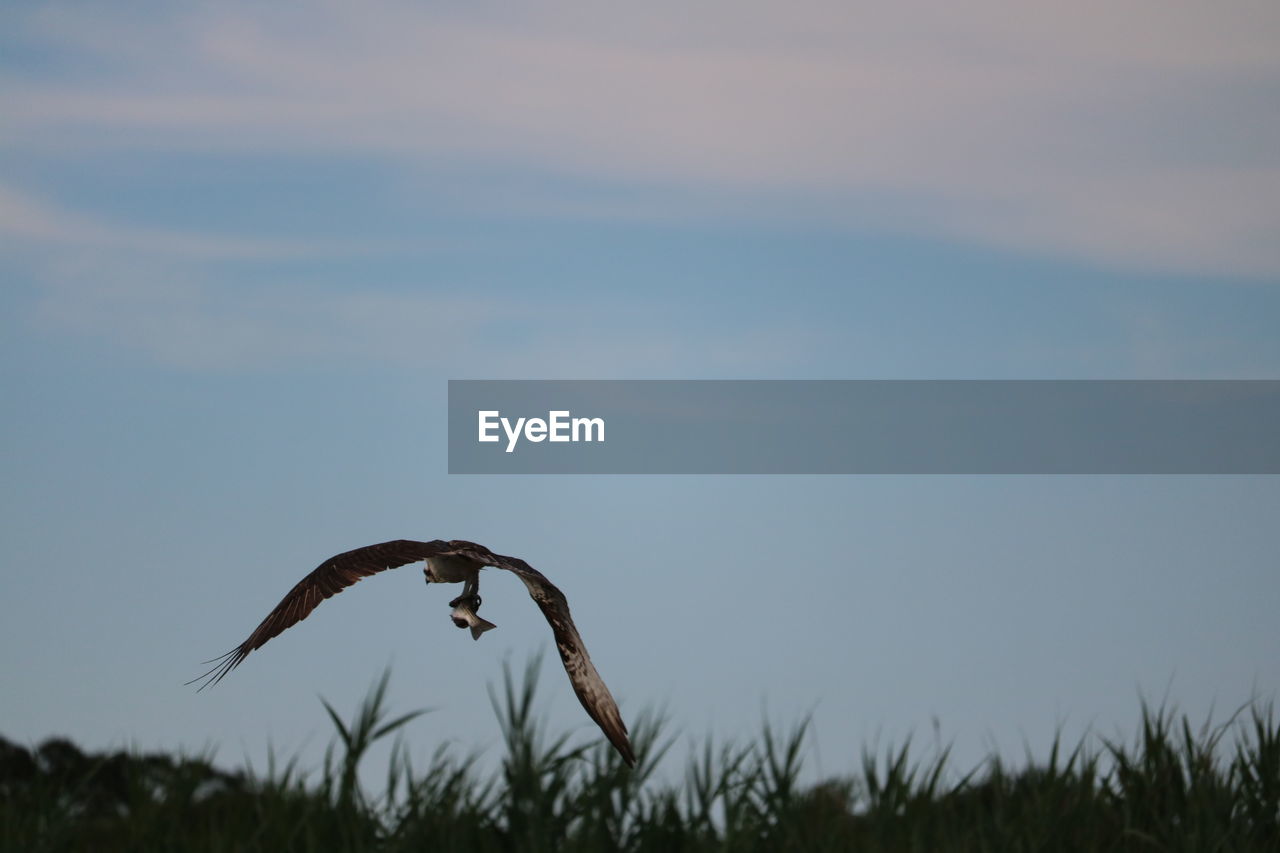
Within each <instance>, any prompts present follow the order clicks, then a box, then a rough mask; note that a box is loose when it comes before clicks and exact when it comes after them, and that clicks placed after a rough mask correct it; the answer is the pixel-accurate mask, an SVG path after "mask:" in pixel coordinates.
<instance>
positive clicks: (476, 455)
mask: <svg viewBox="0 0 1280 853" xmlns="http://www.w3.org/2000/svg"><path fill="white" fill-rule="evenodd" d="M481 412H489V413H494V412H497V413H499V414H498V415H493V414H490V415H486V416H485V417H486V418H487V423H488V425H489V426H488V430H487V433H486V434H487V435H488V436H489V437H491V438H492V437H494V436H495V435H496V436H497V440H491V441H486V442H481V441H480V440H479V435H480V425H481V424H480V417H481V416H480V414H479V413H481ZM557 412H558V413H560V414H552V413H557ZM503 418H505V419H506V420H507V428H506V429H504V428H503V427H502V426H501V423H500V419H503ZM520 418H525V419H526V420H525V422H524V423H525V424H529V423H531V422H532V419H539V420H541V421H543V422H544V426H546V429H545V430H538V429H537V428H536V423H535V424H534V427H535V428H534V429H533V431H532V432H525V431H521V430H519V429H516V428H515V427H516V425H517V424H519V423H520V421H519V419H520ZM574 419H577V423H576V424H575V423H574ZM596 419H599V420H600V421H602V422H603V426H602V429H596V426H597V425H596V423H595V421H596ZM508 430H511V431H512V432H513V433H514V435H515V441H514V442H513V441H512V440H511V434H510V433H509V432H508ZM601 432H602V433H603V435H602V436H601V435H600V433H601ZM553 433H554V435H555V437H556V439H557V440H554V441H553V440H551V436H552V434H553ZM575 433H576V434H575ZM539 435H541V436H542V439H541V440H535V439H536V438H537V437H538V436H539ZM601 437H602V438H603V440H599V439H600V438H601ZM574 438H576V439H577V440H573V439H574ZM449 473H451V474H1276V473H1280V381H1275V380H1186V381H1184V380H1172V381H1146V380H1133V381H1128V380H1116V381H1095V380H1027V381H1017V380H1014V381H1005V380H993V381H987V380H976V381H952V380H925V381H897V380H892V381H890V380H883V381H876V380H794V381H793V380H698V381H675V380H600V381H596V380H584V381H560V380H521V381H508V380H451V381H450V382H449Z"/></svg>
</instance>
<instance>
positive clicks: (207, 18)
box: [0, 0, 1280, 276]
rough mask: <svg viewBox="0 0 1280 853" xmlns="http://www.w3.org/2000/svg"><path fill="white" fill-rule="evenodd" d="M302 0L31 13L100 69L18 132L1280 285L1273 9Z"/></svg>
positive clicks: (25, 108) (18, 116)
mask: <svg viewBox="0 0 1280 853" xmlns="http://www.w3.org/2000/svg"><path fill="white" fill-rule="evenodd" d="M289 8H290V10H282V9H280V8H276V9H272V10H263V9H262V7H260V6H257V5H253V6H250V5H246V4H235V3H232V4H219V5H217V6H206V7H200V8H199V9H197V10H195V11H193V10H191V8H190V7H185V6H183V7H168V6H157V7H156V8H154V9H153V10H152V14H150V15H146V16H142V17H141V18H137V19H133V20H127V21H122V20H120V19H118V17H117V16H116V14H115V12H114V10H109V9H106V8H103V9H101V10H98V11H96V12H95V11H93V10H91V9H86V8H85V7H77V8H75V9H68V8H65V7H64V8H62V9H59V10H57V11H41V12H38V13H32V15H31V16H29V17H28V18H27V19H26V20H25V21H24V22H23V25H22V33H23V36H22V37H23V38H26V39H28V40H32V41H43V42H45V43H47V44H50V45H54V46H55V47H56V48H57V49H58V50H61V51H63V52H64V54H65V55H66V56H68V57H70V58H73V59H75V60H77V62H78V63H79V64H80V66H82V67H83V69H84V70H83V71H81V72H80V73H73V71H68V72H66V73H63V74H60V75H58V76H57V77H56V78H55V77H45V76H42V75H40V74H36V73H28V74H24V75H23V76H21V77H17V78H15V79H13V80H11V81H10V83H9V84H8V85H7V86H6V87H5V88H4V89H3V90H2V91H0V110H3V111H4V113H5V115H6V125H7V130H6V132H5V138H4V142H3V144H4V145H6V146H8V147H10V148H11V149H23V148H28V147H35V146H42V145H49V144H58V145H63V146H68V145H70V146H72V147H79V148H82V149H86V150H93V149H97V148H101V147H104V146H123V147H126V148H135V149H137V148H140V149H154V148H165V149H175V148H176V149H187V150H209V149H234V150H249V151H270V152H275V153H279V152H290V151H311V152H315V151H321V152H324V151H335V152H336V151H341V152H343V153H344V154H347V155H350V154H351V153H353V152H355V153H359V152H362V153H363V154H364V155H365V156H367V157H370V158H397V159H398V160H401V161H403V162H405V163H408V164H410V165H413V164H427V165H430V166H433V167H439V166H440V165H441V164H442V163H449V162H454V163H460V162H466V163H501V164H503V165H504V166H507V167H510V166H516V167H521V166H523V167H527V168H533V169H540V170H545V171H549V172H553V173H555V172H558V173H561V174H565V175H572V176H574V177H575V178H576V179H579V180H582V179H586V180H599V181H602V182H607V183H609V184H610V185H615V186H617V185H626V184H628V183H630V184H635V185H645V186H648V187H664V186H665V187H671V188H673V189H678V190H681V191H682V192H678V193H673V197H679V198H680V199H681V202H680V204H681V205H682V209H681V211H680V212H682V213H683V212H687V210H686V209H684V208H683V205H684V204H685V200H686V199H687V192H689V191H692V192H694V193H696V194H697V195H698V197H700V198H703V199H705V200H706V201H707V205H708V210H713V211H719V210H720V209H721V208H720V207H719V206H718V205H717V199H720V198H722V197H727V198H732V199H734V203H737V202H738V201H740V200H741V199H742V198H743V197H744V196H745V197H747V198H748V199H750V200H753V201H754V202H755V203H756V205H757V206H758V207H771V205H770V200H771V199H777V198H779V197H781V198H786V199H790V200H792V201H794V202H795V203H794V204H788V205H786V206H785V207H786V209H788V210H797V209H799V210H807V211H817V212H818V213H819V215H822V216H824V217H826V218H828V219H832V220H835V221H837V222H846V223H848V224H849V225H850V226H862V225H867V224H871V225H875V226H879V227H890V228H895V229H901V230H909V231H910V230H914V231H920V232H924V233H928V234H934V235H941V236H945V237H949V238H959V239H966V240H974V241H978V242H982V243H987V244H995V245H1002V246H1008V247H1011V248H1014V249H1018V250H1031V251H1050V252H1058V253H1063V254H1067V255H1071V256H1075V257H1082V258H1085V259H1088V260H1093V261H1097V262H1102V263H1107V264H1119V265H1131V266H1139V267H1145V268H1154V269H1163V270H1177V271H1190V272H1217V273H1236V274H1246V275H1260V276H1274V275H1277V274H1280V246H1278V245H1277V243H1276V241H1275V240H1273V239H1270V237H1269V235H1272V234H1274V233H1275V232H1276V230H1277V228H1280V153H1278V152H1280V113H1277V112H1276V111H1275V109H1274V103H1275V96H1276V92H1277V90H1280V53H1277V52H1276V51H1275V45H1276V44H1277V43H1278V42H1280V7H1277V6H1275V4H1268V3H1251V2H1245V0H1239V2H1226V3H1222V4H1214V5H1213V6H1212V7H1210V6H1206V5H1205V4H1201V3H1193V2H1172V3H1171V2H1156V0H1119V2H1107V3H1102V2H1088V3H1084V4H1079V3H1074V4H1066V3H1063V4H1055V5H1053V6H1050V7H1045V6H1044V5H1039V6H1034V7H1030V6H1027V5H1025V4H1018V3H1010V2H994V1H993V0H987V1H986V2H978V3H970V4H963V5H962V6H958V5H955V4H942V3H936V4H935V3H931V4H926V7H925V8H921V7H920V6H919V4H911V5H910V6H903V7H901V8H896V7H894V8H889V7H886V5H885V4H860V3H854V4H850V3H826V2H808V3H802V4H798V5H797V4H792V5H789V6H786V7H783V6H778V5H777V4H762V3H748V4H724V3H701V4H693V5H692V6H690V5H688V4H681V5H680V6H679V7H678V8H676V7H674V6H673V7H671V8H669V9H668V8H666V7H654V6H652V5H651V4H650V5H646V6H644V7H642V9H641V8H637V9H632V10H629V11H626V12H619V11H618V10H617V9H616V8H611V9H610V10H609V11H608V13H607V14H606V13H605V12H603V11H601V10H598V9H596V8H595V7H593V6H590V5H587V4H577V3H553V4H540V5H539V7H538V8H537V10H536V11H534V10H524V11H519V12H503V13H501V14H500V13H499V12H498V11H497V10H496V9H490V8H487V7H466V8H465V9H464V8H461V7H459V8H448V7H446V8H444V9H441V8H440V7H435V6H433V7H431V8H427V7H423V6H420V5H418V4H408V3H399V2H385V0H384V2H376V3H370V4H362V5H359V6H355V5H350V4H339V3H315V4H308V5H306V6H305V7H304V8H298V7H289ZM75 67H76V63H75V62H69V63H68V68H72V69H74V68H75ZM806 200H807V201H808V204H806ZM553 206H554V205H553ZM601 206H602V208H603V209H604V210H606V211H610V212H616V211H617V207H618V204H617V202H616V200H614V199H609V198H602V199H601ZM772 209H775V210H776V209H777V208H776V207H772Z"/></svg>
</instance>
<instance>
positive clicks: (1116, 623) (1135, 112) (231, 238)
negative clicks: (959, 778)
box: [0, 0, 1280, 772]
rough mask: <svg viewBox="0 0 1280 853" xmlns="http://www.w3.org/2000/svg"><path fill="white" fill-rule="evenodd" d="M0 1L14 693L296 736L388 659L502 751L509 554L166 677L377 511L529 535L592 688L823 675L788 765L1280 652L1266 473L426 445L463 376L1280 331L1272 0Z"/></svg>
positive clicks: (997, 368) (670, 374)
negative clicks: (483, 627) (801, 472)
mask: <svg viewBox="0 0 1280 853" xmlns="http://www.w3.org/2000/svg"><path fill="white" fill-rule="evenodd" d="M0 23H2V24H3V25H2V26H0V74H2V75H3V76H2V78H0V115H3V116H4V118H3V119H2V120H0V153H2V156H0V249H2V251H0V280H3V282H4V287H3V288H0V306H2V307H3V313H2V315H0V316H2V317H3V320H2V321H0V322H2V323H3V334H2V335H0V354H2V356H0V358H2V361H0V376H2V377H3V387H4V398H5V401H6V403H5V417H4V419H3V426H2V427H0V429H2V430H3V435H4V443H3V446H4V453H3V457H2V458H0V481H2V482H3V483H4V484H5V485H4V487H3V489H2V490H0V500H3V512H0V557H2V558H3V560H4V562H5V564H6V571H7V575H6V576H7V578H8V582H9V585H8V589H7V592H6V594H5V595H4V596H3V597H2V598H0V640H3V642H0V673H2V674H3V678H4V683H5V685H6V689H5V698H4V699H3V700H0V711H2V712H3V714H2V715H0V716H2V717H3V720H4V725H3V730H2V731H0V733H2V734H4V735H5V736H7V737H10V738H17V739H20V740H22V739H30V740H36V739H40V738H43V737H45V736H48V735H51V734H67V735H70V736H72V737H74V738H76V739H77V740H79V741H81V742H83V743H85V744H86V745H89V746H93V747H106V746H119V745H124V744H131V743H136V744H138V745H140V746H145V747H151V746H163V747H177V746H183V747H186V748H190V749H195V748H199V747H201V746H203V745H206V744H218V745H220V746H221V750H222V752H221V755H222V757H223V758H224V759H225V760H228V761H237V760H239V758H240V757H241V756H242V755H247V756H249V757H251V758H253V759H254V760H255V761H258V762H261V761H262V760H263V757H264V756H265V752H266V745H267V743H268V742H269V741H270V742H272V743H274V744H275V745H276V747H277V749H278V750H280V751H282V752H285V753H286V754H287V753H291V752H293V751H295V750H302V751H303V754H304V756H306V757H308V758H310V759H312V760H314V759H315V758H316V757H317V756H318V755H319V752H320V750H321V748H322V747H323V745H324V743H325V742H326V741H327V739H328V736H329V734H328V728H329V726H328V723H327V722H326V720H325V718H324V716H323V711H322V709H321V707H320V704H319V703H318V702H317V701H316V699H315V696H316V695H317V694H323V695H324V696H326V697H328V698H329V699H330V700H331V701H333V702H336V703H337V704H338V705H339V707H345V706H349V705H351V704H352V703H354V701H355V700H356V698H357V697H358V696H359V695H361V693H362V691H363V690H364V688H365V687H366V686H367V685H368V684H369V682H370V681H371V680H372V679H373V678H374V677H375V675H376V673H377V672H378V671H379V670H380V669H381V667H382V666H383V665H384V664H386V663H387V662H393V663H394V665H395V674H394V681H393V686H392V690H393V698H394V699H395V700H396V701H397V704H398V705H399V706H400V707H403V708H410V707H419V706H433V707H436V708H437V709H438V710H437V712H436V713H434V714H432V715H431V716H429V717H427V718H426V719H424V720H423V721H421V722H418V723H415V724H414V728H413V729H412V730H411V732H410V735H411V737H412V739H413V743H414V746H415V748H416V749H417V750H418V751H419V753H420V754H422V755H425V754H426V753H427V752H429V750H430V748H431V747H432V746H434V744H435V743H438V742H439V741H440V740H443V739H452V740H454V741H456V742H457V743H459V744H460V745H462V746H466V747H470V746H483V745H486V744H487V745H490V746H493V745H495V744H496V741H497V737H498V735H497V729H496V725H494V724H493V722H492V718H491V715H490V713H489V709H488V700H487V698H486V697H485V693H484V687H485V685H486V684H487V683H490V682H492V681H493V680H494V679H495V678H496V677H497V676H498V674H499V672H500V663H501V660H502V659H503V658H504V657H509V658H510V659H511V660H513V661H514V662H516V663H517V664H519V663H521V662H522V661H523V659H524V658H523V656H524V654H525V650H526V649H529V648H533V649H546V650H548V651H550V646H551V644H550V642H549V633H548V632H547V630H546V626H545V624H543V623H541V621H540V617H539V615H538V613H537V611H536V609H535V608H534V607H532V605H531V604H530V603H529V602H528V601H527V600H526V599H525V595H524V591H523V589H522V588H521V587H520V585H519V584H517V583H516V582H515V580H514V579H513V578H509V577H496V578H493V579H490V580H489V581H487V587H486V605H485V607H486V614H485V615H486V616H488V617H489V618H490V619H492V620H493V621H495V622H497V623H498V624H499V625H500V626H501V630H500V631H496V632H492V633H490V634H488V635H486V637H485V638H484V640H483V642H481V643H472V642H471V641H470V640H469V639H468V638H466V637H465V636H464V635H463V634H462V633H461V632H457V631H456V630H455V629H453V628H452V626H451V625H449V623H448V622H447V621H446V619H445V614H446V608H445V604H444V602H445V600H447V596H445V595H444V594H443V593H441V592H440V591H435V590H427V589H424V588H423V587H422V584H421V578H420V577H419V576H418V574H417V571H416V569H407V570H405V571H402V572H397V573H391V574H389V575H386V576H382V577H378V578H375V579H373V580H371V581H368V582H365V583H362V584H361V585H360V587H358V588H357V589H355V590H351V591H350V592H349V593H347V594H344V595H343V596H341V597H340V598H338V599H335V600H333V601H330V602H328V603H326V604H325V605H324V607H323V608H322V609H321V610H320V611H319V612H318V613H317V614H316V615H315V616H314V617H312V618H311V619H309V620H308V621H307V622H306V623H304V624H302V625H300V626H298V627H297V628H295V629H293V630H292V631H290V632H289V633H288V634H287V635H284V636H282V637H280V638H279V639H277V640H275V641H273V642H272V643H271V645H270V646H268V647H267V648H265V649H264V650H262V652H260V653H256V654H254V655H253V656H252V657H251V658H250V659H249V660H248V661H247V662H246V664H245V665H244V666H242V667H241V668H240V669H239V670H238V671H237V672H236V673H235V675H234V676H233V677H232V678H229V679H228V680H227V681H225V682H223V684H221V685H219V687H218V689H217V690H214V691H206V692H205V693H202V694H200V695H199V696H196V695H194V693H192V692H191V691H190V689H184V688H183V687H182V686H181V684H182V682H183V681H185V680H186V679H188V678H190V677H191V676H193V675H195V674H197V672H199V666H198V662H199V661H201V660H205V659H206V658H208V657H211V656H212V655H213V654H216V653H219V652H221V651H223V650H224V649H226V648H229V647H230V646H232V645H233V644H235V643H237V642H239V641H240V640H241V639H242V638H243V636H245V635H246V634H247V633H248V631H249V630H251V629H252V627H253V626H254V625H256V624H257V622H258V620H259V619H261V618H262V616H263V615H265V613H266V611H267V610H268V609H269V608H270V607H271V606H272V605H273V604H274V603H275V602H276V601H277V600H278V599H279V597H280V596H281V595H282V594H283V593H284V592H285V591H286V590H287V589H288V588H289V587H290V586H291V585H292V584H293V583H294V582H295V581H296V580H297V579H298V578H299V577H300V576H301V575H302V574H304V573H305V572H306V571H308V570H310V569H311V568H312V567H313V566H314V565H315V564H317V563H319V562H320V561H321V560H322V559H324V558H326V557H327V556H329V555H330V554H333V553H335V552H338V551H342V550H346V549H348V548H351V547H355V546H357V545H362V544H366V543H371V542H376V541H381V540H383V539H391V538H400V537H409V538H422V539H430V538H436V537H442V538H455V537H456V538H469V539H474V540H476V541H480V542H484V543H486V544H488V545H490V546H491V547H492V548H494V549H495V550H497V551H500V552H503V553H509V554H515V555H519V556H522V557H524V558H526V559H528V560H529V561H530V562H531V563H532V564H534V565H535V566H537V567H539V568H541V569H542V570H543V571H545V572H546V573H547V574H548V575H550V576H551V577H552V578H553V579H554V580H555V581H556V582H557V583H558V584H560V585H561V586H562V588H564V589H565V591H566V592H567V593H568V595H569V597H570V600H571V601H572V602H573V604H574V608H575V613H576V614H577V618H578V622H579V627H580V628H581V630H582V633H583V635H584V636H585V637H586V639H587V641H588V643H589V644H590V648H591V650H592V653H593V657H594V658H595V660H596V663H597V665H598V666H599V668H600V670H601V672H602V673H603V674H604V675H605V677H606V679H607V680H608V681H609V683H610V685H611V686H612V687H613V690H614V692H615V694H616V695H618V697H619V698H620V699H621V700H622V703H623V710H624V712H625V713H626V714H627V715H628V716H630V717H634V716H635V714H636V713H637V712H638V711H639V710H641V709H643V708H646V707H651V706H657V705H661V706H664V707H666V708H667V710H668V711H669V712H670V714H671V716H672V718H673V721H674V722H675V724H676V725H677V726H678V727H679V728H680V730H681V731H682V732H684V733H685V734H687V735H689V736H700V735H702V734H705V733H707V732H714V733H716V734H718V735H724V736H745V735H747V734H749V733H750V732H752V731H753V730H754V728H755V726H756V725H757V723H758V721H759V719H760V716H761V714H762V713H764V712H765V711H766V709H767V713H768V714H769V715H770V716H772V717H774V718H776V719H778V720H781V721H784V722H791V721H794V720H796V719H798V717H799V716H800V715H801V714H802V713H804V712H806V711H809V710H813V711H814V714H815V732H816V734H815V737H816V740H815V743H816V749H815V753H814V754H815V756H816V758H817V760H818V761H820V762H821V768H822V769H823V770H824V771H826V772H841V771H843V770H848V769H852V768H853V766H854V762H855V759H856V757H857V752H858V750H859V749H860V748H861V747H862V746H863V745H864V744H868V743H871V742H874V741H875V739H876V738H877V737H879V738H881V739H882V740H887V739H894V738H897V739H900V738H901V737H903V736H905V735H906V734H907V733H908V732H911V731H915V732H917V733H918V734H921V735H923V734H924V733H926V732H928V731H930V725H931V723H930V721H931V720H932V719H933V718H934V717H936V718H937V719H938V720H939V721H940V722H941V725H942V731H943V734H944V736H946V737H949V738H951V739H953V740H954V741H955V743H956V746H957V752H956V754H957V756H958V757H959V758H960V759H961V762H962V763H963V762H965V761H973V760H977V758H978V757H979V756H980V755H983V754H985V752H986V750H987V749H988V748H989V747H990V746H991V745H993V744H994V745H995V746H997V747H998V748H1000V749H1007V750H1010V751H1012V752H1015V753H1016V752H1018V751H1020V749H1021V745H1022V742H1023V740H1024V738H1025V739H1026V740H1027V741H1028V742H1029V743H1030V744H1031V745H1032V746H1033V747H1036V746H1039V745H1043V744H1046V743H1047V741H1048V737H1049V736H1050V734H1051V732H1052V730H1053V728H1054V726H1055V725H1057V724H1059V723H1064V724H1066V725H1067V726H1068V731H1080V730H1083V728H1084V727H1086V726H1094V727H1095V728H1096V729H1098V730H1100V731H1103V732H1105V733H1114V731H1115V730H1116V729H1117V728H1119V729H1126V728H1127V727H1128V725H1129V723H1130V722H1131V721H1132V719H1133V718H1134V716H1135V713H1136V707H1137V697H1138V694H1139V691H1140V690H1141V691H1145V692H1146V693H1147V694H1148V695H1154V696H1159V695H1161V694H1162V693H1163V692H1164V691H1165V690H1166V688H1167V689H1168V692H1169V695H1170V696H1171V697H1172V698H1173V699H1175V700H1176V701H1178V702H1179V703H1181V704H1182V706H1183V707H1185V708H1187V709H1188V710H1189V711H1192V712H1194V713H1197V714H1203V713H1206V712H1207V711H1208V709H1209V707H1210V706H1211V705H1213V704H1214V703H1215V702H1216V703H1217V706H1218V707H1219V708H1220V709H1225V708H1227V707H1234V705H1235V704H1237V703H1238V702H1240V701H1243V700H1244V699H1246V698H1248V697H1249V695H1251V694H1252V693H1254V692H1256V693H1258V694H1260V695H1263V696H1273V695H1274V693H1275V690H1276V687H1277V684H1280V666H1278V665H1277V663H1276V661H1277V660H1280V655H1278V654H1277V651H1278V649H1277V635H1276V632H1275V628H1274V610H1275V602H1276V601H1277V597H1278V595H1280V581H1277V575H1276V572H1275V567H1276V564H1277V560H1276V557H1277V545H1276V539H1275V527H1274V519H1275V517H1276V512H1277V510H1278V509H1280V484H1278V483H1277V482H1276V480H1275V479H1274V478H1267V477H1254V478H1250V477H1217V478H1214V477H950V478H948V477H838V478H837V477H831V478H812V477H720V478H716V477H671V478H666V477H663V478H657V477H599V478H589V477H532V478H499V477H470V478H467V477H452V478H451V477H449V476H448V475H447V474H446V473H445V471H446V455H445V451H446V446H445V441H444V428H445V402H446V396H445V393H446V381H447V380H448V379H451V378H454V379H460V378H746V379H750V378H930V379H934V378H1280V336H1277V335H1276V333H1275V329H1276V328H1277V326H1278V325H1280V324H1278V321H1280V240H1277V239H1276V235H1277V233H1280V153H1278V152H1280V113H1277V111H1276V110H1275V109H1274V105H1275V103H1276V101H1277V97H1278V96H1280V53H1277V52H1276V50H1275V45H1276V44H1277V43H1278V38H1280V12H1278V11H1277V10H1276V9H1275V7H1274V4H1267V3H1246V2H1226V3H1221V4H1214V5H1213V6H1212V7H1210V6H1206V5H1204V4H1194V3H1181V2H1175V3H1168V2H1161V3H1156V2H1145V0H1143V1H1142V2H1121V3H1116V2H1108V3H1085V4H1081V3H1071V4H1066V3H1062V4H1051V5H1049V6H1041V7H1037V8H1036V9H1035V10H1030V9H1028V8H1026V7H1025V6H1024V5H1022V4H1013V3H1006V2H979V3H974V4H966V5H965V8H964V10H963V11H962V12H961V11H960V10H958V9H956V8H955V7H953V6H951V5H946V4H938V5H933V4H930V5H929V6H928V7H927V8H926V9H920V8H918V7H917V6H912V7H911V10H910V12H908V11H906V8H905V7H903V8H901V9H898V8H892V9H891V8H889V7H887V6H881V5H873V4H856V3H855V4H849V3H800V4H788V5H787V6H785V7H783V6H782V5H779V4H741V3H736V4H724V3H710V2H709V3H699V4H693V5H689V4H680V5H679V6H676V5H670V6H666V5H663V4H658V5H656V6H655V5H652V4H649V5H646V6H644V7H643V8H641V7H636V8H634V9H626V10H616V9H612V10H609V11H608V12H605V11H602V10H601V9H600V8H598V7H595V6H588V5H586V4H581V5H579V4H573V3H550V4H538V5H536V6H532V7H527V8H525V9H523V10H522V11H519V12H512V11H510V10H509V9H507V8H504V7H500V6H499V5H497V4H474V3H469V4H448V3H444V4H410V3H396V2H374V3H368V4H363V5H360V6H353V5H349V4H338V3H294V4H284V5H280V6H277V7H273V8H272V9H271V10H263V9H261V8H260V7H259V6H258V5H257V4H248V3H237V2H230V3H220V4H181V5H173V4H154V5H147V4H135V5H133V6H131V7H130V10H129V11H127V12H122V11H121V10H120V9H119V7H118V6H114V5H108V4H98V3H76V4H44V3H41V4H35V3H29V4H28V3H16V4H7V5H6V6H5V8H4V10H3V11H2V12H0ZM655 614H657V615H658V619H657V622H656V624H655ZM551 666H552V667H554V661H551ZM548 676H549V677H548V679H547V681H546V682H545V687H546V688H547V690H546V695H547V697H548V699H549V700H550V711H551V713H552V716H553V722H554V723H555V724H557V725H579V724H581V723H583V722H584V721H585V718H584V717H583V716H582V714H581V711H580V709H579V708H578V707H577V704H576V702H575V701H574V700H573V699H572V697H571V696H570V695H569V692H568V689H567V686H566V685H565V684H564V683H563V680H562V676H561V675H560V674H559V672H558V671H557V670H556V669H552V668H549V669H548ZM582 734H583V736H584V737H586V736H591V735H592V732H591V731H589V730H588V729H587V728H585V727H584V728H583V730H582ZM491 752H492V750H491Z"/></svg>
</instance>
